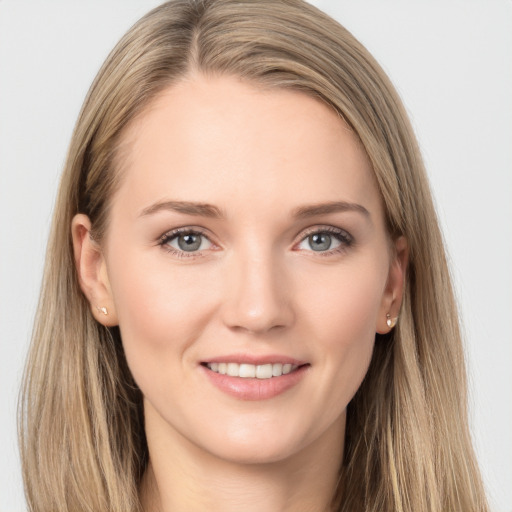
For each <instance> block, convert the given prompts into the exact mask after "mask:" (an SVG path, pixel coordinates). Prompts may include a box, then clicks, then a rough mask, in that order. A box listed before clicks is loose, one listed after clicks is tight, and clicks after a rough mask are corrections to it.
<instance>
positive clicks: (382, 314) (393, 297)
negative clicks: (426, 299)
mask: <svg viewBox="0 0 512 512" xmlns="http://www.w3.org/2000/svg"><path fill="white" fill-rule="evenodd" d="M408 262H409V246H408V244H407V240H406V239H405V237H403V236H400V237H398V238H397V239H396V241H395V242H394V250H393V258H392V260H391V263H390V266H389V274H388V280H387V283H386V288H385V290H384V294H383V296H382V302H381V307H380V311H379V317H378V319H377V326H376V331H377V332H378V333H379V334H387V333H388V332H390V331H391V329H393V327H394V326H395V323H396V321H397V320H398V314H399V312H400V306H401V305H402V298H403V294H404V287H405V276H406V272H407V264H408ZM388 315H389V316H388ZM388 320H390V323H391V325H388Z"/></svg>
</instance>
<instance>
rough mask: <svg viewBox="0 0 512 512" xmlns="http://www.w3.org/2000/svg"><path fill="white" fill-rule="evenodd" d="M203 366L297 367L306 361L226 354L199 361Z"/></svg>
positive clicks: (278, 356)
mask: <svg viewBox="0 0 512 512" xmlns="http://www.w3.org/2000/svg"><path fill="white" fill-rule="evenodd" d="M201 362H202V363H203V364H205V363H239V364H253V365H260V364H273V363H282V364H294V365H297V366H302V365H304V364H307V362H306V361H302V360H300V359H296V358H294V357H289V356H284V355H281V354H265V355H256V354H228V355H225V356H216V357H212V358H209V359H205V360H203V361H201Z"/></svg>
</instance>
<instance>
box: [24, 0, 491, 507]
mask: <svg viewBox="0 0 512 512" xmlns="http://www.w3.org/2000/svg"><path fill="white" fill-rule="evenodd" d="M192 69H194V70H197V71H200V72H202V73H206V74H208V73H216V74H228V75H235V76H238V77H241V78H242V79H244V80H248V81H252V82H255V83H258V84H260V85H263V86H266V87H270V88H275V87H277V88H288V89H293V90H299V91H302V92H303V93H304V94H308V95H312V96H314V97H315V98H318V100H319V101H323V102H325V103H327V104H328V105H330V106H331V107H332V108H333V109H335V110H336V111H337V112H338V113H339V115H340V116H341V117H342V118H343V119H344V120H345V121H346V122H347V123H348V124H349V125H350V126H351V127H352V129H353V130H354V132H355V133H356V134H357V135H358V136H359V138H360V140H361V142H362V144H363V146H364V148H365V149H366V152H367V154H368V156H369V158H370V160H371V162H372V164H373V170H374V172H375V177H376V180H377V183H378V186H379V189H380V192H381V194H382V198H383V202H384V205H385V212H386V219H387V225H388V229H389V234H390V237H397V236H400V235H404V236H405V237H406V239H407V240H408V244H409V249H410V259H409V261H410V263H409V268H408V275H407V283H406V290H405V298H404V301H403V304H402V310H401V315H400V321H399V323H398V325H397V327H396V328H395V329H394V330H393V331H392V333H390V334H389V335H383V336H380V335H377V338H376V343H375V349H374V354H373V359H372V362H371V365H370V369H369V371H368V374H367V376H366V378H365V380H364V382H363V384H362V386H361V387H360V389H359V390H358V392H357V394H356V396H355V397H354V399H353V400H352V402H351V403H350V405H349V410H348V415H347V428H346V444H345V453H344V460H343V461H341V471H340V481H339V486H338V489H337V491H336V495H335V496H334V498H333V506H334V509H335V510H339V511H346V512H358V511H366V512H369V511H372V512H377V511H379V512H383V511H389V512H391V511H393V512H395V511H414V512H434V511H455V510H461V511H462V510H463V511H465V512H472V511H475V512H476V511H482V512H483V511H487V510H488V509H487V504H486V499H485V495H484V491H483V487H482V484H481V479H480V475H479V472H478V467H477V464H476V461H475V456H474V453H473V448H472V445H471V439H470V434H469V430H468V424H467V405H466V380H465V369H464V355H463V350H462V343H461V337H460V333H459V325H458V315H457V310H456V305H455V301H454V297H453V292H452V287H451V284H450V275H449V271H448V268H447V263H446V259H445V253H444V247H443V241H442V237H441V234H440V231H439V227H438V222H437V219H436V213H435V210H434V208H433V204H432V199H431V193H430V190H429V185H428V181H427V179H426V177H425V172H424V168H423V163H422V160H421V156H420V154H419V150H418V147H417V143H416V140H415V137H414V134H413V131H412V129H411V126H410V123H409V121H408V119H407V115H406V113H405V111H404V108H403V106H402V104H401V102H400V99H399V98H398V96H397V94H396V92H395V90H394V88H393V87H392V85H391V84H390V82H389V80H388V78H387V77H386V75H385V74H384V72H383V71H382V69H381V68H380V67H379V65H378V64H377V63H376V62H375V60H374V59H373V58H372V57H371V55H370V54H369V53H368V51H367V50H366V49H365V48H364V47H363V46H362V45H361V44H360V43H359V42H358V41H357V40H356V39H355V38H354V37H353V36H352V35H351V34H350V33H349V32H348V31H347V30H346V29H344V28H343V27H342V26H340V25H339V24H338V23H336V22H335V21H334V20H332V19H331V18H329V17H328V16H327V15H325V14H323V13H322V12H320V11H319V10H317V9H316V8H314V7H312V6H310V5H308V4H306V3H304V2H302V1H301V0H245V1H243V2H240V1H239V0H177V1H173V2H168V3H166V4H163V5H161V6H160V7H158V8H156V9H154V10H153V11H152V12H150V13H149V14H148V15H146V16H145V17H144V18H142V20H140V21H139V22H138V23H137V24H136V25H135V26H134V27H132V29H131V30H130V31H129V32H128V33H127V34H126V35H125V36H124V37H123V38H122V40H121V41H120V42H119V43H118V45H117V46H116V48H115V49H114V50H113V51H112V53H111V54H110V56H109V57H108V59H107V61H106V62H105V64H104V65H103V67H102V69H101V70H100V72H99V74H98V76H97V78H96V80H95V81H94V83H93V85H92V87H91V89H90V91H89V94H88V96H87V98H86V100H85V103H84V106H83V108H82V111H81V113H80V116H79V119H78V122H77V125H76V127H75V130H74V133H73V137H72V140H71V145H70V149H69V154H68V157H67V162H66V165H65V169H64V173H63V176H62V181H61V184H60V191H59V195H58V198H57V202H56V206H55V213H54V218H53V224H52V231H51V235H50V240H49V246H48V252H47V259H46V266H45V272H44V281H43V286H42V291H41V298H40V302H39V309H38V313H37V319H36V323H35V327H34V333H33V339H32V345H31V349H30V353H29V357H28V361H27V366H26V373H25V380H24V386H23V396H22V401H21V408H20V444H21V453H22V462H23V473H24V480H25V489H26V496H27V501H28V504H29V507H30V510H31V511H34V512H36V511H37V512H39V511H41V512H42V511H46V512H48V511H52V512H64V511H67V512H79V511H89V512H100V511H101V512H105V511H112V512H113V511H117V512H130V511H131V512H135V511H139V510H140V503H139V498H138V488H139V484H140V480H141V477H142V475H143V473H144V471H145V468H146V465H147V460H148V454H147V446H146V441H145V436H144V425H143V417H142V400H141V393H140V390H139V389H138V388H137V386H136V384H135V383H134V382H133V379H132V377H131V374H130V372H129V369H128V367H127V365H126V361H125V358H124V354H123V350H122V346H121V341H120V335H119V330H118V329H117V328H111V329H108V328H105V327H103V326H102V325H100V324H99V323H97V322H96V321H95V320H94V319H93V317H92V314H91V312H90V305H89V303H88V302H87V300H86V299H85V297H84V295H83V294H82V292H81V290H80V287H79V284H78V279H77V273H76V270H75V264H74V259H73V248H72V241H71V235H70V225H71V219H72V218H73V216H74V215H75V214H76V213H78V212H82V213H85V214H87V215H88V216H89V217H90V219H91V222H92V225H93V231H94V236H95V237H96V238H97V239H101V236H102V234H103V232H104V230H105V227H106V225H107V222H108V210H109V200H110V198H111V197H112V195H113V193H114V191H115V189H116V186H117V185H118V181H119V176H120V173H116V172H115V161H116V158H115V157H116V151H117V149H118V146H119V141H120V139H121V137H122V134H123V130H124V129H125V128H126V126H127V125H128V123H130V121H132V120H133V119H134V118H135V117H136V116H137V115H138V114H139V113H140V112H141V111H142V110H143V109H144V108H145V106H146V105H147V104H148V102H149V101H150V100H151V99H153V98H154V97H155V96H156V95H157V94H158V93H159V92H160V91H162V90H163V89H165V88H167V87H169V86H170V85H172V84H173V83H175V82H177V81H179V80H180V79H182V78H183V77H185V76H186V75H187V74H188V73H190V71H191V70H192Z"/></svg>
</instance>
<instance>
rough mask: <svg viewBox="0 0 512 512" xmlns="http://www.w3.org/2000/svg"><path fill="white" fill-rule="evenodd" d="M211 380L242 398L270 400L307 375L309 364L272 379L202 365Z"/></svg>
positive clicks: (229, 393) (221, 388)
mask: <svg viewBox="0 0 512 512" xmlns="http://www.w3.org/2000/svg"><path fill="white" fill-rule="evenodd" d="M200 368H201V369H202V370H203V371H204V372H205V374H206V375H207V377H208V378H209V379H210V382H211V383H212V384H213V385H214V386H215V387H217V388H218V389H220V390H221V391H223V392H224V393H226V394H228V395H231V396H233V397H235V398H238V399H240V400H268V399H269V398H273V397H275V396H278V395H280V394H281V393H284V392H285V391H287V390H289V389H290V388H292V387H293V386H295V385H296V384H298V383H299V382H300V380H301V379H302V378H303V377H304V376H305V375H306V372H307V370H308V368H309V365H303V366H300V367H299V368H297V369H296V370H295V371H293V372H291V373H287V374H286V375H281V376H280V377H272V378H270V379H251V378H249V379H246V378H243V377H230V376H229V375H222V374H220V373H216V372H214V371H212V370H210V369H209V368H207V367H206V366H201V367H200Z"/></svg>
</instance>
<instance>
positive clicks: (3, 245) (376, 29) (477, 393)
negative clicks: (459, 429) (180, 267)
mask: <svg viewBox="0 0 512 512" xmlns="http://www.w3.org/2000/svg"><path fill="white" fill-rule="evenodd" d="M158 3H159V2H158V1H152V0H107V1H105V0H102V1H100V0H95V1H94V0H88V1H87V2H80V1H78V0H53V1H52V0H48V1H46V2H40V1H37V0H32V1H30V0H0V439H1V442H2V446H3V449H2V450H1V452H0V453H1V454H0V512H11V511H12V512H17V511H23V510H25V505H24V500H23V493H22V484H21V476H20V467H19V460H18V453H17V442H16V426H15V417H16V399H17V393H18V388H19V382H20V377H21V373H22V366H23V359H24V356H25V352H26V349H27V346H28V340H29V336H30V330H31V323H32V320H33V316H34V310H35V305H36V301H37V296H38V289H39V284H40V279H41V272H42V265H43V255H44V250H45V244H46V238H47V234H48V228H49V222H50V215H51V210H52V204H53V200H54V196H55V191H56V186H57V182H58V177H59V174H60V171H61V169H62V166H63V162H64V159H65V154H66V149H67V145H68V142H69V138H70V135H71V131H72V128H73V124H74V122H75V119H76V116H77V114H78V111H79V108H80V105H81V102H82V100H83V98H84V96H85V93H86V91H87V89H88V87H89V84H90V82H91V81H92V79H93V77H94V75H95V73H96V71H97V69H98V68H99V66H100V64H101V63H102V61H103V59H104V58H105V57H106V55H107V53H108V51H109V50H110V49H111V48H112V46H113V45H114V44H115V42H116V41H117V40H118V38H119V37H120V36H121V35H122V33H124V31H125V30H126V29H127V28H128V27H129V26H130V25H131V24H132V23H133V22H134V21H135V20H136V19H138V18H139V17H140V16H141V15H142V14H144V13H145V12H146V11H147V10H149V8H151V7H153V6H154V5H156V4H158ZM314 3H315V4H316V5H318V6H320V7H321V8H323V9H324V10H326V11H327V12H329V13H330V14H331V15H333V16H334V17H336V18H337V19H338V20H339V21H340V22H341V23H342V24H344V25H345V26H346V27H347V28H348V29H349V30H351V31H352V32H353V33H354V35H356V36H357V37H358V38H359V39H361V40H362V42H363V43H364V44H365V45H366V46H367V47H368V49H369V50H370V51H371V52H372V53H373V54H374V55H375V56H376V57H377V59H378V60H379V61H380V62H381V64H382V65H383V67H384V68H385V70H386V71H387V72H388V73H389V74H390V76H391V78H392V80H393V81H394V83H395V85H396V86H397V88H398V90H399V92H400V94H401V96H402V98H403V100H404V102H405V105H406V107H407V109H408V111H409V113H410V115H411V117H412V121H413V124H414V127H415V129H416V131H417V135H418V137H419V140H420V144H421V147H422V150H423V153H424V157H425V160H426V163H427V168H428V170H429V174H430V178H431V182H432V186H433V189H434V195H435V199H436V203H437V205H438V211H439V215H440V217H441V223H442V227H443V231H444V234H445V238H446V242H447V246H448V251H449V254H450V257H451V262H452V271H453V275H454V279H455V283H456V288H457V294H458V297H459V303H460V307H461V310H462V314H463V322H464V325H465V333H466V340H467V354H468V363H469V371H470V379H471V404H472V409H471V410H472V430H473V433H474V439H475V444H476V448H477V451H478V455H479V460H480V463H481V467H482V471H483V474H484V478H485V482H486V485H487V487H488V490H489V494H490V496H491V498H492V501H493V507H494V508H493V510H494V511H496V512H510V511H512V335H511V317H512V149H511V148H512V30H511V29H512V2H511V1H510V0H444V1H441V0H416V1H413V0H402V1H400V0H388V1H386V2H382V1H379V0H359V1H357V0H324V1H321V0H318V1H316V2H314ZM435 321H436V319H435V318H432V322H435Z"/></svg>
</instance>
